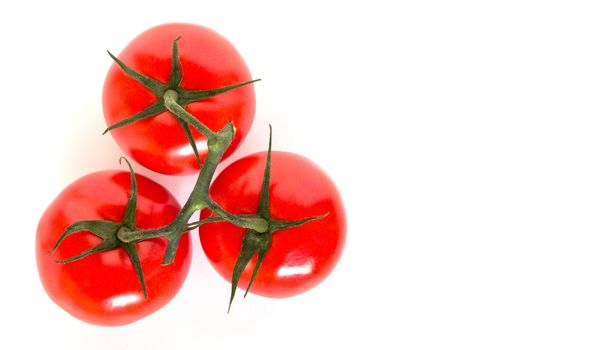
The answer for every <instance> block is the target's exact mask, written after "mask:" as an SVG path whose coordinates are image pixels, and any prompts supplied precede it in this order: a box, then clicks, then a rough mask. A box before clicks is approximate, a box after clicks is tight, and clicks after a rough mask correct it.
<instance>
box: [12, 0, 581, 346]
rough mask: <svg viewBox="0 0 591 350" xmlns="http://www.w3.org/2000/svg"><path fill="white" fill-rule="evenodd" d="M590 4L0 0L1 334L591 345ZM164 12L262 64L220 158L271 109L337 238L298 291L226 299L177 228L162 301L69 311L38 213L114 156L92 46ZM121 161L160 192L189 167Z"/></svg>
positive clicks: (120, 41)
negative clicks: (46, 267) (319, 276)
mask: <svg viewBox="0 0 591 350" xmlns="http://www.w3.org/2000/svg"><path fill="white" fill-rule="evenodd" d="M588 4H589V2H588V1H565V0H562V1H543V0H538V1H523V0H511V1H505V0H497V1H458V0H451V1H425V0H415V1H383V2H378V1H370V0H364V1H334V2H331V1H301V0H300V1H291V2H281V1H267V2H265V1H235V2H229V1H200V0H191V1H186V2H185V1H172V0H171V1H163V0H162V1H148V0H144V1H141V2H132V1H117V2H113V3H111V2H108V1H89V2H86V1H79V2H74V1H73V2H71V3H65V2H63V1H38V2H30V1H8V2H6V1H5V2H3V3H2V4H1V5H0V43H1V45H2V54H1V55H0V101H1V102H2V109H1V113H2V114H1V118H2V121H3V123H2V131H1V137H0V142H1V147H0V150H1V152H2V167H3V180H2V181H1V183H0V186H1V187H0V194H1V198H2V203H3V205H4V209H3V210H2V214H1V217H2V232H1V233H2V237H3V238H2V241H1V244H2V249H0V260H1V263H0V276H1V282H0V284H1V286H0V321H2V323H3V324H4V325H3V326H2V331H1V334H2V336H0V348H2V349H9V348H29V347H31V348H41V347H42V348H43V349H164V348H167V349H196V348H199V349H230V348H234V349H249V348H256V349H277V348H279V349H298V350H300V349H320V348H331V349H333V348H343V347H344V346H348V345H351V346H352V347H354V348H365V349H378V348H383V349H589V348H591V332H590V330H591V216H590V213H591V163H590V159H591V119H590V118H591V98H590V96H591V45H590V42H591V40H590V39H591V20H590V18H591V8H590V7H589V5H588ZM173 21H184V22H193V23H198V24H202V25H206V26H208V27H210V28H212V29H214V30H216V31H218V32H219V33H221V34H222V35H224V36H226V37H227V38H228V39H229V40H230V41H232V42H233V43H234V45H235V46H236V47H237V48H238V49H239V51H240V52H241V53H242V55H243V57H244V58H245V60H246V61H247V63H248V65H249V67H250V69H251V72H252V74H253V76H254V77H257V78H262V81H261V82H260V83H257V84H256V92H257V105H258V106H257V115H256V121H255V123H254V125H253V129H252V132H251V133H250V134H249V136H248V138H247V139H246V141H245V143H244V145H243V147H241V148H240V149H239V150H238V152H237V153H236V154H235V155H234V156H233V157H232V158H233V159H236V158H237V157H241V156H244V155H246V154H248V153H251V152H253V151H259V150H264V149H265V145H266V137H267V136H266V133H267V127H266V125H267V124H269V123H271V124H273V126H274V145H275V149H282V150H290V151H293V152H297V153H300V154H303V155H305V156H307V157H309V158H311V159H312V160H314V161H315V162H317V163H318V164H320V165H321V166H322V167H323V168H324V169H325V170H326V171H327V172H328V173H329V174H330V175H331V176H332V177H333V179H334V181H335V182H336V183H337V185H338V186H339V188H340V189H341V190H342V195H343V197H344V199H345V202H346V208H347V212H348V222H349V230H348V241H347V246H346V248H345V252H344V255H343V258H342V260H341V262H340V264H339V265H338V266H337V268H336V270H335V271H334V273H333V274H332V275H331V276H330V277H329V278H328V279H327V280H326V281H325V282H324V283H322V284H321V285H320V286H318V287H317V288H315V289H313V290H312V291H310V292H308V293H306V294H303V295H301V296H298V297H294V298H291V299H283V300H274V299H266V298H262V297H258V296H256V295H249V296H248V297H247V298H246V299H244V300H243V299H241V298H239V299H237V301H236V302H235V303H234V305H233V309H232V312H231V314H230V315H227V314H226V305H227V301H228V294H229V285H228V284H227V283H226V282H225V281H224V280H222V279H221V278H220V277H219V276H218V275H217V274H216V273H215V271H214V270H213V269H212V268H211V267H210V266H209V264H208V262H207V261H206V260H205V258H204V256H203V253H202V251H201V248H200V247H199V244H198V240H195V243H196V244H195V251H194V261H193V264H192V267H191V271H190V273H189V277H188V279H187V281H186V283H185V285H184V286H183V288H182V290H181V291H180V293H179V294H178V296H177V297H176V298H175V299H174V300H173V301H172V302H171V303H170V304H168V305H167V306H166V307H165V308H163V309H161V310H160V311H159V312H157V313H155V314H153V315H152V316H150V317H148V318H146V319H143V320H141V321H139V322H137V323H134V324H132V325H129V326H125V327H119V328H102V327H96V326H91V325H87V324H85V323H82V322H80V321H78V320H76V319H74V318H72V317H71V316H69V315H68V314H66V313H65V312H63V311H62V310H61V309H60V308H59V307H57V306H56V305H55V304H54V303H53V302H51V301H50V299H49V298H48V297H47V296H46V294H45V292H44V291H43V288H42V287H41V284H40V282H39V280H38V276H37V272H36V266H35V257H34V239H35V231H36V225H37V221H38V219H39V217H40V216H41V214H42V212H43V210H44V209H45V207H46V206H47V205H48V204H49V202H50V201H51V200H52V199H53V198H54V197H55V196H56V195H57V194H58V193H59V192H60V191H61V189H63V188H64V187H65V186H67V185H68V184H69V183H71V182H72V181H74V180H75V179H77V178H78V177H80V176H82V175H85V174H87V173H90V172H93V171H98V170H104V169H110V168H117V169H118V168H121V166H119V164H118V162H117V160H118V158H119V157H120V156H121V155H122V153H121V151H120V150H119V148H118V147H117V145H116V144H115V143H114V141H113V140H112V138H111V137H110V136H108V135H106V136H101V132H102V130H103V129H104V127H105V124H104V120H103V117H102V109H101V91H102V83H103V79H104V77H105V74H106V72H107V70H108V68H109V66H110V65H111V60H110V59H109V57H108V56H107V54H106V50H107V49H109V50H112V52H115V53H117V52H119V51H120V50H121V49H122V48H123V47H124V46H125V45H126V43H127V42H128V41H130V40H131V39H132V38H133V37H134V36H135V35H137V34H139V33H140V32H141V31H143V30H145V29H147V28H149V27H151V26H153V25H156V24H160V23H165V22H173ZM227 164H228V162H226V163H224V165H227ZM135 166H136V169H137V171H138V172H140V173H142V174H145V175H148V176H150V177H152V178H154V179H156V180H158V181H160V182H161V183H163V184H164V185H165V186H166V187H167V188H169V189H170V190H171V191H172V192H173V193H174V194H175V195H176V196H177V198H178V199H179V201H184V199H185V196H186V195H187V191H188V189H189V188H191V187H192V183H193V178H192V177H181V178H173V177H167V176H162V175H157V174H155V173H152V172H150V171H148V170H146V169H144V168H141V167H140V166H139V165H135ZM194 237H195V238H196V235H194ZM10 344H18V345H10Z"/></svg>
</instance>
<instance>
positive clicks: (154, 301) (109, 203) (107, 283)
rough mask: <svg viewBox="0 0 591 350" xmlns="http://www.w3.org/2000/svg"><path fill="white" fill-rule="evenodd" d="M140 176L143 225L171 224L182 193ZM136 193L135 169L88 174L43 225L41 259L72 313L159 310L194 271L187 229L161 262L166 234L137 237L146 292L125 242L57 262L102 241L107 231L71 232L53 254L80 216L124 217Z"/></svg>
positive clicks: (120, 320)
mask: <svg viewBox="0 0 591 350" xmlns="http://www.w3.org/2000/svg"><path fill="white" fill-rule="evenodd" d="M136 177H137V186H138V187H137V188H138V197H137V210H136V226H137V227H138V228H157V227H161V226H164V225H166V224H168V223H169V222H170V221H172V220H173V219H174V218H175V216H176V214H177V213H178V211H179V210H180V207H179V204H178V202H177V201H176V199H175V198H174V197H173V196H172V195H171V194H170V193H169V192H168V191H167V190H166V189H165V188H163V187H162V186H160V185H159V184H157V183H156V182H154V181H152V180H150V179H148V178H146V177H144V176H141V175H139V174H136ZM129 194H130V175H129V172H125V171H102V172H97V173H93V174H89V175H86V176H84V177H82V178H80V179H78V180H77V181H75V182H73V183H72V184H70V185H69V186H68V187H66V188H65V189H64V190H63V191H62V192H61V193H60V194H59V195H58V196H57V198H56V199H55V200H54V201H53V202H52V203H51V204H50V205H49V207H48V208H47V209H46V211H45V212H44V214H43V216H42V217H41V220H40V221H39V225H38V227H37V237H36V248H35V249H36V256H37V267H38V272H39V276H40V278H41V282H42V284H43V287H44V288H45V291H46V292H47V294H48V295H49V297H50V298H51V299H52V300H53V301H54V302H55V303H56V304H58V305H59V306H60V307H62V308H63V309H64V310H66V311H67V312H68V313H70V314H71V315H73V316H74V317H76V318H78V319H80V320H83V321H85V322H88V323H91V324H96V325H102V326H119V325H124V324H128V323H131V322H134V321H137V320H139V319H141V318H143V317H145V316H147V315H149V314H151V313H153V312H155V311H156V310H158V309H160V308H161V307H163V306H164V305H165V304H167V303H168V302H169V301H170V300H171V299H172V298H173V297H174V296H175V295H176V293H177V292H178V290H179V289H180V287H181V286H182V284H183V282H184V281H185V278H186V276H187V273H188V271H189V267H190V263H191V254H192V248H191V240H190V237H189V235H188V234H185V235H183V236H182V237H181V240H180V242H179V248H178V252H177V255H176V259H175V260H174V262H173V263H172V264H170V265H167V266H162V265H161V263H162V259H163V257H164V252H165V248H166V240H165V239H161V238H158V239H152V240H147V241H142V242H140V243H138V245H137V252H138V256H139V259H140V262H141V266H142V270H143V273H144V278H145V283H146V288H147V293H148V298H147V299H145V298H144V295H143V293H142V289H141V285H140V283H139V280H138V277H137V275H136V273H135V271H134V269H133V265H132V263H131V261H130V258H129V256H128V255H127V254H126V253H125V251H124V250H123V249H122V248H117V249H115V250H110V251H106V252H100V253H94V254H91V255H89V256H86V257H84V258H82V259H80V260H77V261H74V262H70V263H66V264H59V263H56V262H55V260H59V259H66V258H69V257H71V256H74V255H76V254H78V253H81V252H82V251H85V250H87V249H89V248H91V247H94V246H96V245H97V244H98V243H100V242H101V238H99V237H97V236H95V235H94V234H92V233H90V232H88V231H82V232H78V233H75V234H73V235H71V236H69V237H67V238H66V239H65V240H64V241H63V242H62V243H61V245H60V246H59V247H58V249H57V250H56V251H55V252H53V253H52V254H49V251H50V250H51V249H52V248H53V245H54V244H55V243H56V241H57V240H58V238H59V237H60V235H61V234H62V232H63V231H64V230H65V228H66V227H68V226H69V225H70V224H72V223H73V222H76V221H80V220H97V219H101V220H111V221H117V222H121V220H122V219H123V215H124V212H125V208H126V206H127V200H128V198H129Z"/></svg>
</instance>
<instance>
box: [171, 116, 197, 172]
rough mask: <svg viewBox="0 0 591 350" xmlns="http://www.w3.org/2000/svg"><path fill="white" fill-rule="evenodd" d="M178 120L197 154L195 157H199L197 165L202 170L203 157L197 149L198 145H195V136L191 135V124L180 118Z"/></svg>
mask: <svg viewBox="0 0 591 350" xmlns="http://www.w3.org/2000/svg"><path fill="white" fill-rule="evenodd" d="M176 119H177V120H178V122H179V123H180V124H181V127H182V128H183V131H184V132H185V135H186V136H187V139H188V140H189V144H190V145H191V148H192V149H193V153H195V157H197V164H199V168H202V167H203V162H202V161H201V157H200V156H199V150H198V149H197V145H196V144H195V138H193V134H192V133H191V129H190V128H189V123H187V122H186V121H184V120H182V119H181V118H178V117H177V118H176Z"/></svg>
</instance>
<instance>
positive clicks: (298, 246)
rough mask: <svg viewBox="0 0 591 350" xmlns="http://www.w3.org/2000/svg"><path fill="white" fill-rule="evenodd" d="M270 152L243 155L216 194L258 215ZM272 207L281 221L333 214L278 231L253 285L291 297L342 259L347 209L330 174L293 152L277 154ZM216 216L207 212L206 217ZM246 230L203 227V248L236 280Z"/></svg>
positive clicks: (231, 206) (245, 277) (243, 283)
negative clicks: (262, 184)
mask: <svg viewBox="0 0 591 350" xmlns="http://www.w3.org/2000/svg"><path fill="white" fill-rule="evenodd" d="M266 157H267V154H266V153H265V152H261V153H256V154H253V155H250V156H247V157H245V158H242V159H240V160H238V161H236V162H234V163H232V164H231V165H229V166H228V167H227V168H225V169H224V170H223V171H222V172H221V173H220V174H219V176H218V177H217V178H216V179H215V180H214V182H213V184H212V186H211V188H210V194H211V197H212V199H213V200H214V201H216V202H217V203H218V204H220V205H221V206H222V207H224V208H226V209H227V210H228V211H230V212H232V213H235V214H238V213H246V214H255V213H256V212H257V207H258V204H259V197H260V193H261V182H262V179H263V173H264V169H265V162H266ZM271 159H272V161H271V177H270V209H271V215H272V217H273V218H274V219H278V220H300V219H304V218H307V217H313V216H320V215H324V214H328V215H327V216H326V217H323V218H321V219H318V220H314V221H310V222H308V223H306V224H303V225H301V226H297V227H293V228H289V229H285V230H280V231H277V232H275V233H273V236H272V243H271V247H270V249H269V251H268V253H267V255H266V256H265V258H264V260H263V262H262V265H261V267H260V269H259V271H258V273H257V275H256V277H255V280H254V283H253V284H252V286H251V288H250V291H249V292H250V293H255V294H258V295H263V296H267V297H276V298H281V297H290V296H294V295H297V294H300V293H303V292H305V291H307V290H309V289H311V288H312V287H314V286H316V285H317V284H319V283H320V282H321V281H323V280H324V279H325V278H326V277H327V276H328V275H329V274H330V272H331V271H332V270H333V268H334V267H335V265H336V264H337V262H338V260H339V258H340V257H341V254H342V251H343V248H344V245H345V236H346V218H345V209H344V206H343V203H342V199H341V196H340V194H339V192H338V190H337V188H336V186H335V185H334V183H333V182H332V180H331V179H330V178H329V177H328V175H327V174H326V173H325V172H324V171H323V170H322V169H320V168H319V167H318V166H317V165H316V164H314V163H313V162H312V161H310V160H309V159H307V158H305V157H302V156H300V155H297V154H293V153H288V152H279V151H273V152H272V156H271ZM210 215H211V212H210V211H208V210H203V211H202V212H201V219H204V218H206V217H208V216H210ZM245 232H246V230H245V229H242V228H239V227H237V226H234V225H232V224H230V223H212V224H205V225H203V226H201V227H200V228H199V237H200V240H201V245H202V247H203V250H204V252H205V254H206V256H207V258H208V260H209V261H210V262H211V264H212V265H213V267H214V268H215V270H216V271H217V272H218V273H220V274H221V275H222V276H223V277H224V278H225V279H226V280H228V281H231V279H232V271H233V268H234V265H235V263H236V260H237V258H238V254H239V252H240V248H241V244H242V239H243V237H244V234H245ZM255 262H256V256H255V257H253V259H252V260H251V261H250V263H249V264H248V265H247V267H246V269H245V271H244V273H243V274H242V276H241V278H240V281H239V283H238V287H239V288H241V289H246V287H247V286H248V283H249V281H250V278H251V276H252V273H253V268H254V266H255Z"/></svg>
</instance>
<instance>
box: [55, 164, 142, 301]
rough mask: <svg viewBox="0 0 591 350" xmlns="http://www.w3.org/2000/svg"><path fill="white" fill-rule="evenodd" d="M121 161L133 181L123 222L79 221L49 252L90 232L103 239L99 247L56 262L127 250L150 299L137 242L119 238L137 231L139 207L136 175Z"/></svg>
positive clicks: (129, 166)
mask: <svg viewBox="0 0 591 350" xmlns="http://www.w3.org/2000/svg"><path fill="white" fill-rule="evenodd" d="M121 160H125V162H126V163H127V166H128V168H129V173H130V179H131V191H130V192H131V193H130V195H129V200H128V202H127V207H126V208H125V213H124V216H123V220H122V221H121V222H116V221H110V220H83V221H77V222H75V223H73V224H71V225H70V226H68V227H67V228H66V229H65V230H64V232H63V233H62V234H61V236H60V237H59V238H58V240H57V242H56V243H55V245H54V246H53V248H52V249H51V250H50V251H49V253H50V254H53V253H54V252H55V251H56V250H57V249H58V247H59V246H60V245H61V243H62V242H63V241H64V240H65V239H66V238H67V237H68V236H70V235H73V234H74V233H77V232H81V231H89V232H91V233H92V234H94V235H96V236H98V237H100V238H102V239H103V241H102V242H101V243H99V244H98V245H96V246H94V247H92V248H90V249H87V250H85V251H83V252H81V253H79V254H77V255H74V256H72V257H69V258H66V259H61V260H56V263H58V264H67V263H71V262H74V261H77V260H80V259H82V258H84V257H86V256H88V255H90V254H94V253H99V252H104V251H108V250H114V249H118V248H122V249H123V250H125V252H126V253H127V255H128V256H129V259H130V260H131V263H132V265H133V268H134V270H135V273H136V275H137V278H138V280H139V282H140V285H141V288H142V292H143V294H144V298H146V299H147V298H148V292H147V290H146V284H145V281H144V274H143V272H142V266H141V264H140V260H139V257H138V253H137V243H136V242H123V241H121V240H120V239H119V238H118V236H119V235H120V234H121V233H122V232H128V231H134V230H137V227H136V226H135V217H136V206H137V181H136V177H135V173H134V171H133V168H132V166H131V164H130V163H129V161H128V160H127V159H125V158H123V157H122V158H121V159H120V160H119V162H121Z"/></svg>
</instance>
